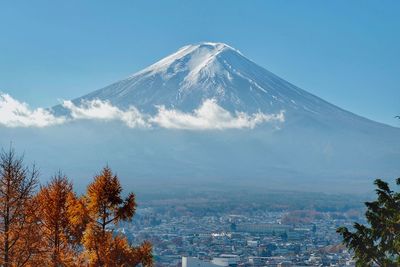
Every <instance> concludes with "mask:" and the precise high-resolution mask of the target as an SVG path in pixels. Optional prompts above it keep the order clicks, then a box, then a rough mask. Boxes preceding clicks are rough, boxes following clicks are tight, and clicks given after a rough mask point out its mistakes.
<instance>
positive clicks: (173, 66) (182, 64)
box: [131, 42, 240, 79]
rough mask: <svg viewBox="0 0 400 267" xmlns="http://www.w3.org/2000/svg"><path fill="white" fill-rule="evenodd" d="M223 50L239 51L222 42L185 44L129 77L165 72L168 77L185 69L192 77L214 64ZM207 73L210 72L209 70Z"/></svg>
mask: <svg viewBox="0 0 400 267" xmlns="http://www.w3.org/2000/svg"><path fill="white" fill-rule="evenodd" d="M224 51H235V52H236V53H240V52H239V51H238V50H236V49H234V48H232V47H231V46H229V45H227V44H224V43H211V42H203V43H199V44H194V45H187V46H184V47H182V48H180V49H179V50H178V51H177V52H175V53H173V54H171V55H170V56H167V57H165V58H164V59H162V60H160V61H158V62H156V63H155V64H153V65H151V66H149V67H147V68H145V69H144V70H142V71H140V72H139V73H135V74H133V75H132V76H131V77H134V76H136V75H139V74H150V75H154V74H155V73H164V74H166V75H165V77H166V78H168V77H170V76H171V74H174V73H178V72H183V71H187V72H188V74H189V75H188V76H191V78H192V79H193V78H194V76H196V74H198V73H199V72H200V71H201V70H202V69H204V68H205V67H209V66H212V65H213V64H215V61H216V59H217V57H218V56H219V55H220V54H221V53H223V52H224ZM209 74H211V73H210V71H209ZM189 79H190V77H189Z"/></svg>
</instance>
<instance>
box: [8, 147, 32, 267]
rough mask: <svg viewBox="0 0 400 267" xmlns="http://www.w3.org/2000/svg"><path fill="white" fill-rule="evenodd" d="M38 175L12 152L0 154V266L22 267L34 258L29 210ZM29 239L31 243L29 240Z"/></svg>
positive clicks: (30, 213)
mask: <svg viewBox="0 0 400 267" xmlns="http://www.w3.org/2000/svg"><path fill="white" fill-rule="evenodd" d="M37 183H38V172H37V170H36V169H35V167H34V166H33V167H32V168H28V167H26V166H25V165H24V163H23V158H22V157H17V156H16V154H15V151H14V149H12V148H10V149H9V150H8V151H4V150H2V151H1V153H0V241H1V247H0V264H1V265H2V266H4V267H9V266H24V265H26V264H27V263H28V261H29V259H30V258H31V257H32V256H33V255H34V254H35V246H36V241H37V239H36V237H34V233H32V230H34V229H35V227H36V226H37V225H38V224H37V220H36V219H37V217H36V216H35V214H34V210H35V208H36V207H34V206H32V203H33V201H32V200H33V194H34V192H35V188H36V186H37ZM29 238H31V240H29Z"/></svg>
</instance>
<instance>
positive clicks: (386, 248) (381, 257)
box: [337, 178, 400, 267]
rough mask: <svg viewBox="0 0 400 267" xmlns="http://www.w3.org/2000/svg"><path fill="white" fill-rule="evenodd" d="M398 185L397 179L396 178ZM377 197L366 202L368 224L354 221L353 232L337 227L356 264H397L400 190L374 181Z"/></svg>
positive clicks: (399, 259)
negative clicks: (394, 189)
mask: <svg viewBox="0 0 400 267" xmlns="http://www.w3.org/2000/svg"><path fill="white" fill-rule="evenodd" d="M396 183H397V185H400V178H398V179H397V180H396ZM375 185H376V186H377V189H376V194H377V199H376V200H375V201H372V202H366V203H365V205H366V207H367V211H366V213H365V217H366V219H367V221H368V224H367V225H362V224H359V223H354V232H351V231H349V229H347V228H346V227H340V228H338V230H337V232H338V233H340V234H341V235H342V236H343V242H344V244H345V245H346V246H347V247H348V248H349V249H351V250H352V251H354V254H355V256H354V258H355V259H356V264H357V266H373V265H378V266H382V267H389V266H399V265H400V193H398V192H394V191H392V190H391V189H390V187H389V185H388V184H387V183H386V182H384V181H382V180H380V179H377V180H375Z"/></svg>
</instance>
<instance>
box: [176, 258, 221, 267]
mask: <svg viewBox="0 0 400 267" xmlns="http://www.w3.org/2000/svg"><path fill="white" fill-rule="evenodd" d="M182 267H219V265H215V264H212V263H210V262H206V261H202V260H199V259H198V258H193V257H182Z"/></svg>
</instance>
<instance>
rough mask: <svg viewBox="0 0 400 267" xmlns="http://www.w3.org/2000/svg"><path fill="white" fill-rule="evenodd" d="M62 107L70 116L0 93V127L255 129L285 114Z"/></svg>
mask: <svg viewBox="0 0 400 267" xmlns="http://www.w3.org/2000/svg"><path fill="white" fill-rule="evenodd" d="M62 106H63V107H64V108H65V109H67V110H69V112H70V116H68V117H65V116H55V115H54V114H52V113H51V112H50V111H49V110H46V109H44V108H37V109H31V108H30V107H29V106H28V105H27V104H26V103H23V102H19V101H18V100H15V99H13V98H12V97H11V96H10V95H8V94H1V93H0V125H4V126H6V127H46V126H51V125H57V124H62V123H66V122H69V121H74V120H103V121H113V120H117V121H121V122H123V123H125V124H126V125H127V126H128V127H130V128H150V127H152V126H158V127H161V128H166V129H184V130H223V129H242V128H250V129H253V128H254V127H256V126H257V125H259V124H262V123H266V122H284V120H285V116H284V112H280V113H278V114H265V113H262V112H257V113H254V114H247V113H245V112H236V113H235V114H232V113H230V112H229V111H227V110H225V109H224V108H222V107H221V106H219V105H218V104H217V102H216V101H215V100H213V99H208V100H206V101H204V102H203V104H202V105H201V106H200V107H199V108H198V109H195V110H194V111H193V112H190V113H185V112H182V111H179V110H176V109H167V108H165V107H164V106H159V107H158V112H157V114H156V115H154V116H151V115H148V114H143V113H141V112H140V111H139V110H138V109H137V108H135V107H133V106H131V107H129V108H128V109H126V110H122V109H120V108H118V107H115V106H113V105H112V104H111V103H110V102H108V101H101V100H91V101H82V102H81V103H80V104H79V105H76V104H74V103H73V102H72V101H64V102H63V103H62Z"/></svg>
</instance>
